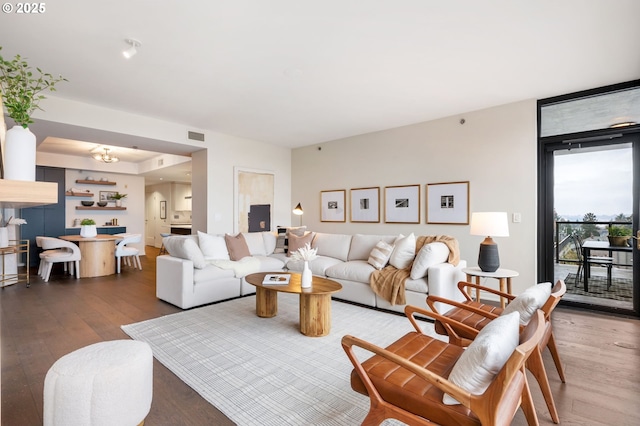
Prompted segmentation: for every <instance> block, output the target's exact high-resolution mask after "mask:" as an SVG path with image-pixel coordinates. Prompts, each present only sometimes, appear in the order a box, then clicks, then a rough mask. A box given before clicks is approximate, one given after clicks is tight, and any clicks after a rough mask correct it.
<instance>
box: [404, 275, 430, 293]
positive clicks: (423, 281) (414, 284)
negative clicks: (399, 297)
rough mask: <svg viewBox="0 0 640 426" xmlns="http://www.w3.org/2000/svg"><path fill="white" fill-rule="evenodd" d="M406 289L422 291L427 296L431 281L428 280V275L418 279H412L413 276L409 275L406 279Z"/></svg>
mask: <svg viewBox="0 0 640 426" xmlns="http://www.w3.org/2000/svg"><path fill="white" fill-rule="evenodd" d="M404 289H405V290H406V291H413V292H416V293H422V294H424V296H425V298H426V297H427V293H428V292H429V282H428V281H427V277H424V278H418V279H417V280H412V279H411V277H409V278H407V279H406V280H404Z"/></svg>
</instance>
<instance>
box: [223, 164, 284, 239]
mask: <svg viewBox="0 0 640 426" xmlns="http://www.w3.org/2000/svg"><path fill="white" fill-rule="evenodd" d="M234 187H235V200H236V202H235V206H234V213H233V214H234V225H233V228H234V232H236V233H237V232H255V231H257V230H260V231H270V230H271V229H272V228H273V226H272V223H271V222H272V218H271V211H273V209H274V208H275V207H274V200H275V174H274V173H273V172H271V171H268V170H257V169H245V168H243V167H234Z"/></svg>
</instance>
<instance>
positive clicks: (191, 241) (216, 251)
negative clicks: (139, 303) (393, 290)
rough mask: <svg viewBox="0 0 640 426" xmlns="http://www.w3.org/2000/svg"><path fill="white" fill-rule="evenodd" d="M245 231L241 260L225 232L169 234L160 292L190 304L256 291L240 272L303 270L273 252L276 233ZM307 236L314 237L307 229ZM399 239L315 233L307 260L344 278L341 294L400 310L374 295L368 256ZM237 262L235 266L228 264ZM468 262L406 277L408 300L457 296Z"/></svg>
mask: <svg viewBox="0 0 640 426" xmlns="http://www.w3.org/2000/svg"><path fill="white" fill-rule="evenodd" d="M243 237H244V238H245V240H246V242H247V246H248V249H249V253H250V256H249V257H245V258H243V259H242V260H240V261H239V262H231V261H229V253H228V251H225V247H224V245H223V241H224V236H211V235H207V234H202V233H199V236H195V235H192V236H186V237H184V236H172V237H167V238H166V239H165V241H164V242H165V247H166V248H167V250H168V251H169V253H170V254H169V255H163V256H158V258H157V264H156V265H157V266H156V269H157V278H156V296H157V297H158V298H159V299H162V300H165V301H167V302H169V303H171V304H173V305H176V306H179V307H181V308H183V309H187V308H191V307H194V306H199V305H204V304H208V303H212V302H216V301H220V300H224V299H229V298H233V297H238V296H244V295H247V294H251V293H254V292H255V287H254V286H252V285H250V284H248V283H246V282H245V280H244V279H243V278H242V277H243V276H244V275H246V274H248V273H251V272H270V271H281V270H289V271H292V272H299V271H301V270H302V267H303V262H301V261H294V260H292V259H291V258H290V257H288V256H287V254H286V253H274V251H276V235H275V234H274V233H270V232H261V233H249V234H243ZM306 237H307V239H310V238H309V234H307V235H306ZM397 239H398V236H397V235H363V234H355V235H348V234H328V233H314V234H313V237H312V239H311V246H312V247H313V248H316V249H317V258H316V259H314V260H313V261H311V262H310V263H309V266H310V268H311V271H312V272H313V274H314V275H317V276H323V277H327V278H330V279H332V280H334V281H337V282H339V283H340V284H342V287H343V288H342V290H341V291H340V292H338V293H336V294H334V297H335V298H337V299H342V300H347V301H351V302H356V303H360V304H363V305H366V306H371V307H377V308H381V309H386V310H392V311H397V312H402V311H403V310H404V305H397V304H395V305H392V304H391V303H390V302H389V301H387V300H385V299H383V298H381V297H380V296H378V295H376V293H374V291H373V290H372V289H371V286H370V284H369V280H370V277H371V274H372V273H373V272H374V271H375V268H374V267H373V266H372V265H371V264H370V263H369V262H368V260H369V257H370V254H371V252H372V250H373V249H374V247H376V244H378V242H380V241H384V242H386V243H388V244H390V245H393V244H394V242H395V241H396V240H397ZM414 251H415V248H414ZM412 256H413V255H412ZM423 257H424V256H422V257H421V258H423ZM413 260H414V259H413V257H412V258H411V261H413ZM414 263H417V262H414ZM431 263H433V261H432V262H431ZM234 266H237V267H235V270H234V269H224V268H230V267H234ZM423 266H425V264H424V263H423ZM464 267H466V262H465V261H464V260H460V261H459V262H458V264H457V265H453V264H451V263H448V262H447V261H446V260H445V261H437V263H435V264H429V266H428V267H427V268H425V271H426V276H424V277H418V278H416V279H412V278H411V277H409V278H407V279H406V280H405V282H404V285H405V290H406V291H405V295H406V303H407V304H412V305H418V306H423V307H426V302H425V300H426V296H427V294H435V295H438V296H441V297H446V298H449V299H456V300H459V299H460V296H459V291H457V287H456V285H457V283H458V282H459V281H464V279H465V275H464V273H462V268H464ZM419 275H421V274H419Z"/></svg>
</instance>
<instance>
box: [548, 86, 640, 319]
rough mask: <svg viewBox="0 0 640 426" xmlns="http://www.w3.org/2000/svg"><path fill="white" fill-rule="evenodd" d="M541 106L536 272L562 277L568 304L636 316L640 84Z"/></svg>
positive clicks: (550, 278)
mask: <svg viewBox="0 0 640 426" xmlns="http://www.w3.org/2000/svg"><path fill="white" fill-rule="evenodd" d="M538 106H539V109H538V114H539V115H538V116H539V151H538V153H539V155H538V164H539V197H538V201H539V218H538V219H539V220H538V225H539V228H538V229H539V238H538V243H539V245H538V251H539V259H540V263H539V268H538V270H539V276H540V277H541V279H545V280H549V281H552V280H553V281H556V280H558V279H563V280H565V282H566V283H567V288H568V291H567V295H566V296H565V297H564V299H563V303H571V304H575V305H580V306H585V307H589V308H595V309H602V310H608V311H616V312H623V313H634V314H636V315H638V313H639V312H640V309H639V306H640V303H639V302H640V300H639V294H640V285H639V284H638V277H639V276H640V274H639V271H640V268H639V266H640V265H639V263H638V260H639V259H640V257H638V240H637V239H634V238H633V237H634V236H638V235H637V233H638V220H639V203H640V195H639V188H640V126H639V125H638V123H639V122H640V82H638V81H636V82H630V83H625V84H620V85H616V86H610V87H606V88H602V89H595V90H592V91H588V92H581V93H577V94H571V95H566V96H561V97H557V98H553V99H545V100H541V101H539V103H538ZM610 237H612V238H610ZM613 237H618V238H613Z"/></svg>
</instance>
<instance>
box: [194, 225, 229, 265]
mask: <svg viewBox="0 0 640 426" xmlns="http://www.w3.org/2000/svg"><path fill="white" fill-rule="evenodd" d="M198 241H199V243H200V250H201V251H202V255H203V256H204V257H205V259H207V260H229V252H228V251H227V243H226V242H225V241H224V235H211V234H207V233H204V232H202V231H198Z"/></svg>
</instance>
